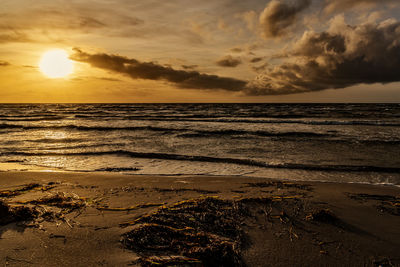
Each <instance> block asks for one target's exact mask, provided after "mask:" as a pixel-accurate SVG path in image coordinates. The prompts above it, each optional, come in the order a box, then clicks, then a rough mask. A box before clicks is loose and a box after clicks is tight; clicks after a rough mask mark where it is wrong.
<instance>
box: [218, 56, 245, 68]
mask: <svg viewBox="0 0 400 267" xmlns="http://www.w3.org/2000/svg"><path fill="white" fill-rule="evenodd" d="M216 63H217V65H218V66H220V67H228V68H234V67H236V66H238V65H239V64H241V63H242V61H241V60H240V58H234V57H232V56H225V57H223V58H221V59H219V60H218V61H217V62H216Z"/></svg>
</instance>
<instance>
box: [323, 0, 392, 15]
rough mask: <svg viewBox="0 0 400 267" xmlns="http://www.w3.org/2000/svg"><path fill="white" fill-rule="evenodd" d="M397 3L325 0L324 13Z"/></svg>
mask: <svg viewBox="0 0 400 267" xmlns="http://www.w3.org/2000/svg"><path fill="white" fill-rule="evenodd" d="M396 2H397V3H398V0H335V1H332V0H325V4H326V6H325V9H324V10H325V12H327V13H332V12H334V11H340V10H346V9H350V8H353V7H356V6H360V7H367V6H375V5H377V4H381V5H382V4H386V3H396Z"/></svg>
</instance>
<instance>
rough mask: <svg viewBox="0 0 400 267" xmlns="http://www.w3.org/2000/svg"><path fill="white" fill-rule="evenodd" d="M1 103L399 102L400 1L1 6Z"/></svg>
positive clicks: (65, 0)
mask: <svg viewBox="0 0 400 267" xmlns="http://www.w3.org/2000/svg"><path fill="white" fill-rule="evenodd" d="M53 49H63V50H65V51H66V52H67V53H68V55H69V58H70V60H72V62H73V67H74V70H73V72H72V73H71V74H69V75H67V76H65V77H62V78H50V77H48V76H46V74H44V73H43V70H41V69H40V68H39V62H40V60H41V58H42V56H43V55H44V54H45V53H46V52H47V51H49V50H53ZM0 102H2V103H23V102H31V103H54V102H60V103H77V102H78V103H79V102H81V103H82V102H83V103H99V102H103V103H104V102H118V103H119V102H130V103H142V102H145V103H146V102H150V103H156V102H164V103H165V102H190V103H193V102H400V1H398V0H335V1H329V0H271V1H269V0H263V1H261V0H246V1H243V0H218V1H216V0H168V1H165V0H135V1H132V0H85V1H83V0H82V1H81V0H51V1H50V0H2V1H1V5H0Z"/></svg>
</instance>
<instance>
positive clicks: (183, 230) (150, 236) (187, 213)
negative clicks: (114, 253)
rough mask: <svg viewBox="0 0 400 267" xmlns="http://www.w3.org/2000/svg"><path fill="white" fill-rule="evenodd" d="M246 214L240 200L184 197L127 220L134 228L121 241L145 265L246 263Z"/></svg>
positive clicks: (230, 264)
mask: <svg viewBox="0 0 400 267" xmlns="http://www.w3.org/2000/svg"><path fill="white" fill-rule="evenodd" d="M246 214H247V209H246V207H245V206H244V205H243V203H241V201H229V200H221V199H218V198H213V197H207V198H201V199H194V200H188V201H183V202H179V203H176V204H174V205H172V206H170V207H162V208H160V209H159V210H158V211H157V212H155V213H153V214H151V215H145V216H142V217H140V218H138V219H136V220H135V221H133V222H131V223H128V225H134V226H135V228H134V229H133V230H132V231H130V232H128V233H126V234H124V235H123V236H122V239H121V241H122V243H123V245H124V246H125V247H126V248H128V249H131V250H134V251H135V252H137V253H138V254H139V255H140V256H141V258H140V260H139V262H140V263H141V264H142V266H154V265H164V266H165V265H171V264H172V265H178V264H186V265H188V264H189V265H192V266H193V265H195V266H196V265H198V266H244V265H245V264H244V262H243V260H242V258H241V255H240V251H241V249H242V248H243V247H244V246H245V245H246V242H245V241H246V238H245V233H244V232H243V230H242V228H241V225H242V223H243V218H244V217H245V215H246ZM154 254H156V256H154ZM168 259H171V261H169V260H168ZM177 260H178V262H177Z"/></svg>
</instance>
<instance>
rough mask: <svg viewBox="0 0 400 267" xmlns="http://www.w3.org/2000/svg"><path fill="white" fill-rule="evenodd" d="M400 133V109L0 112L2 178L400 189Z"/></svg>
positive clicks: (171, 107)
mask: <svg viewBox="0 0 400 267" xmlns="http://www.w3.org/2000/svg"><path fill="white" fill-rule="evenodd" d="M399 130H400V105H399V104H12V105H8V104H2V105H0V163H7V164H0V168H2V169H3V170H13V169H26V170H32V169H35V168H37V167H41V168H44V169H57V170H64V171H108V172H115V171H117V172H123V173H127V174H203V175H246V176H264V177H274V178H283V179H302V180H325V181H344V182H363V183H390V184H397V185H400V153H399V148H400V131H399ZM18 166H19V167H18Z"/></svg>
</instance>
